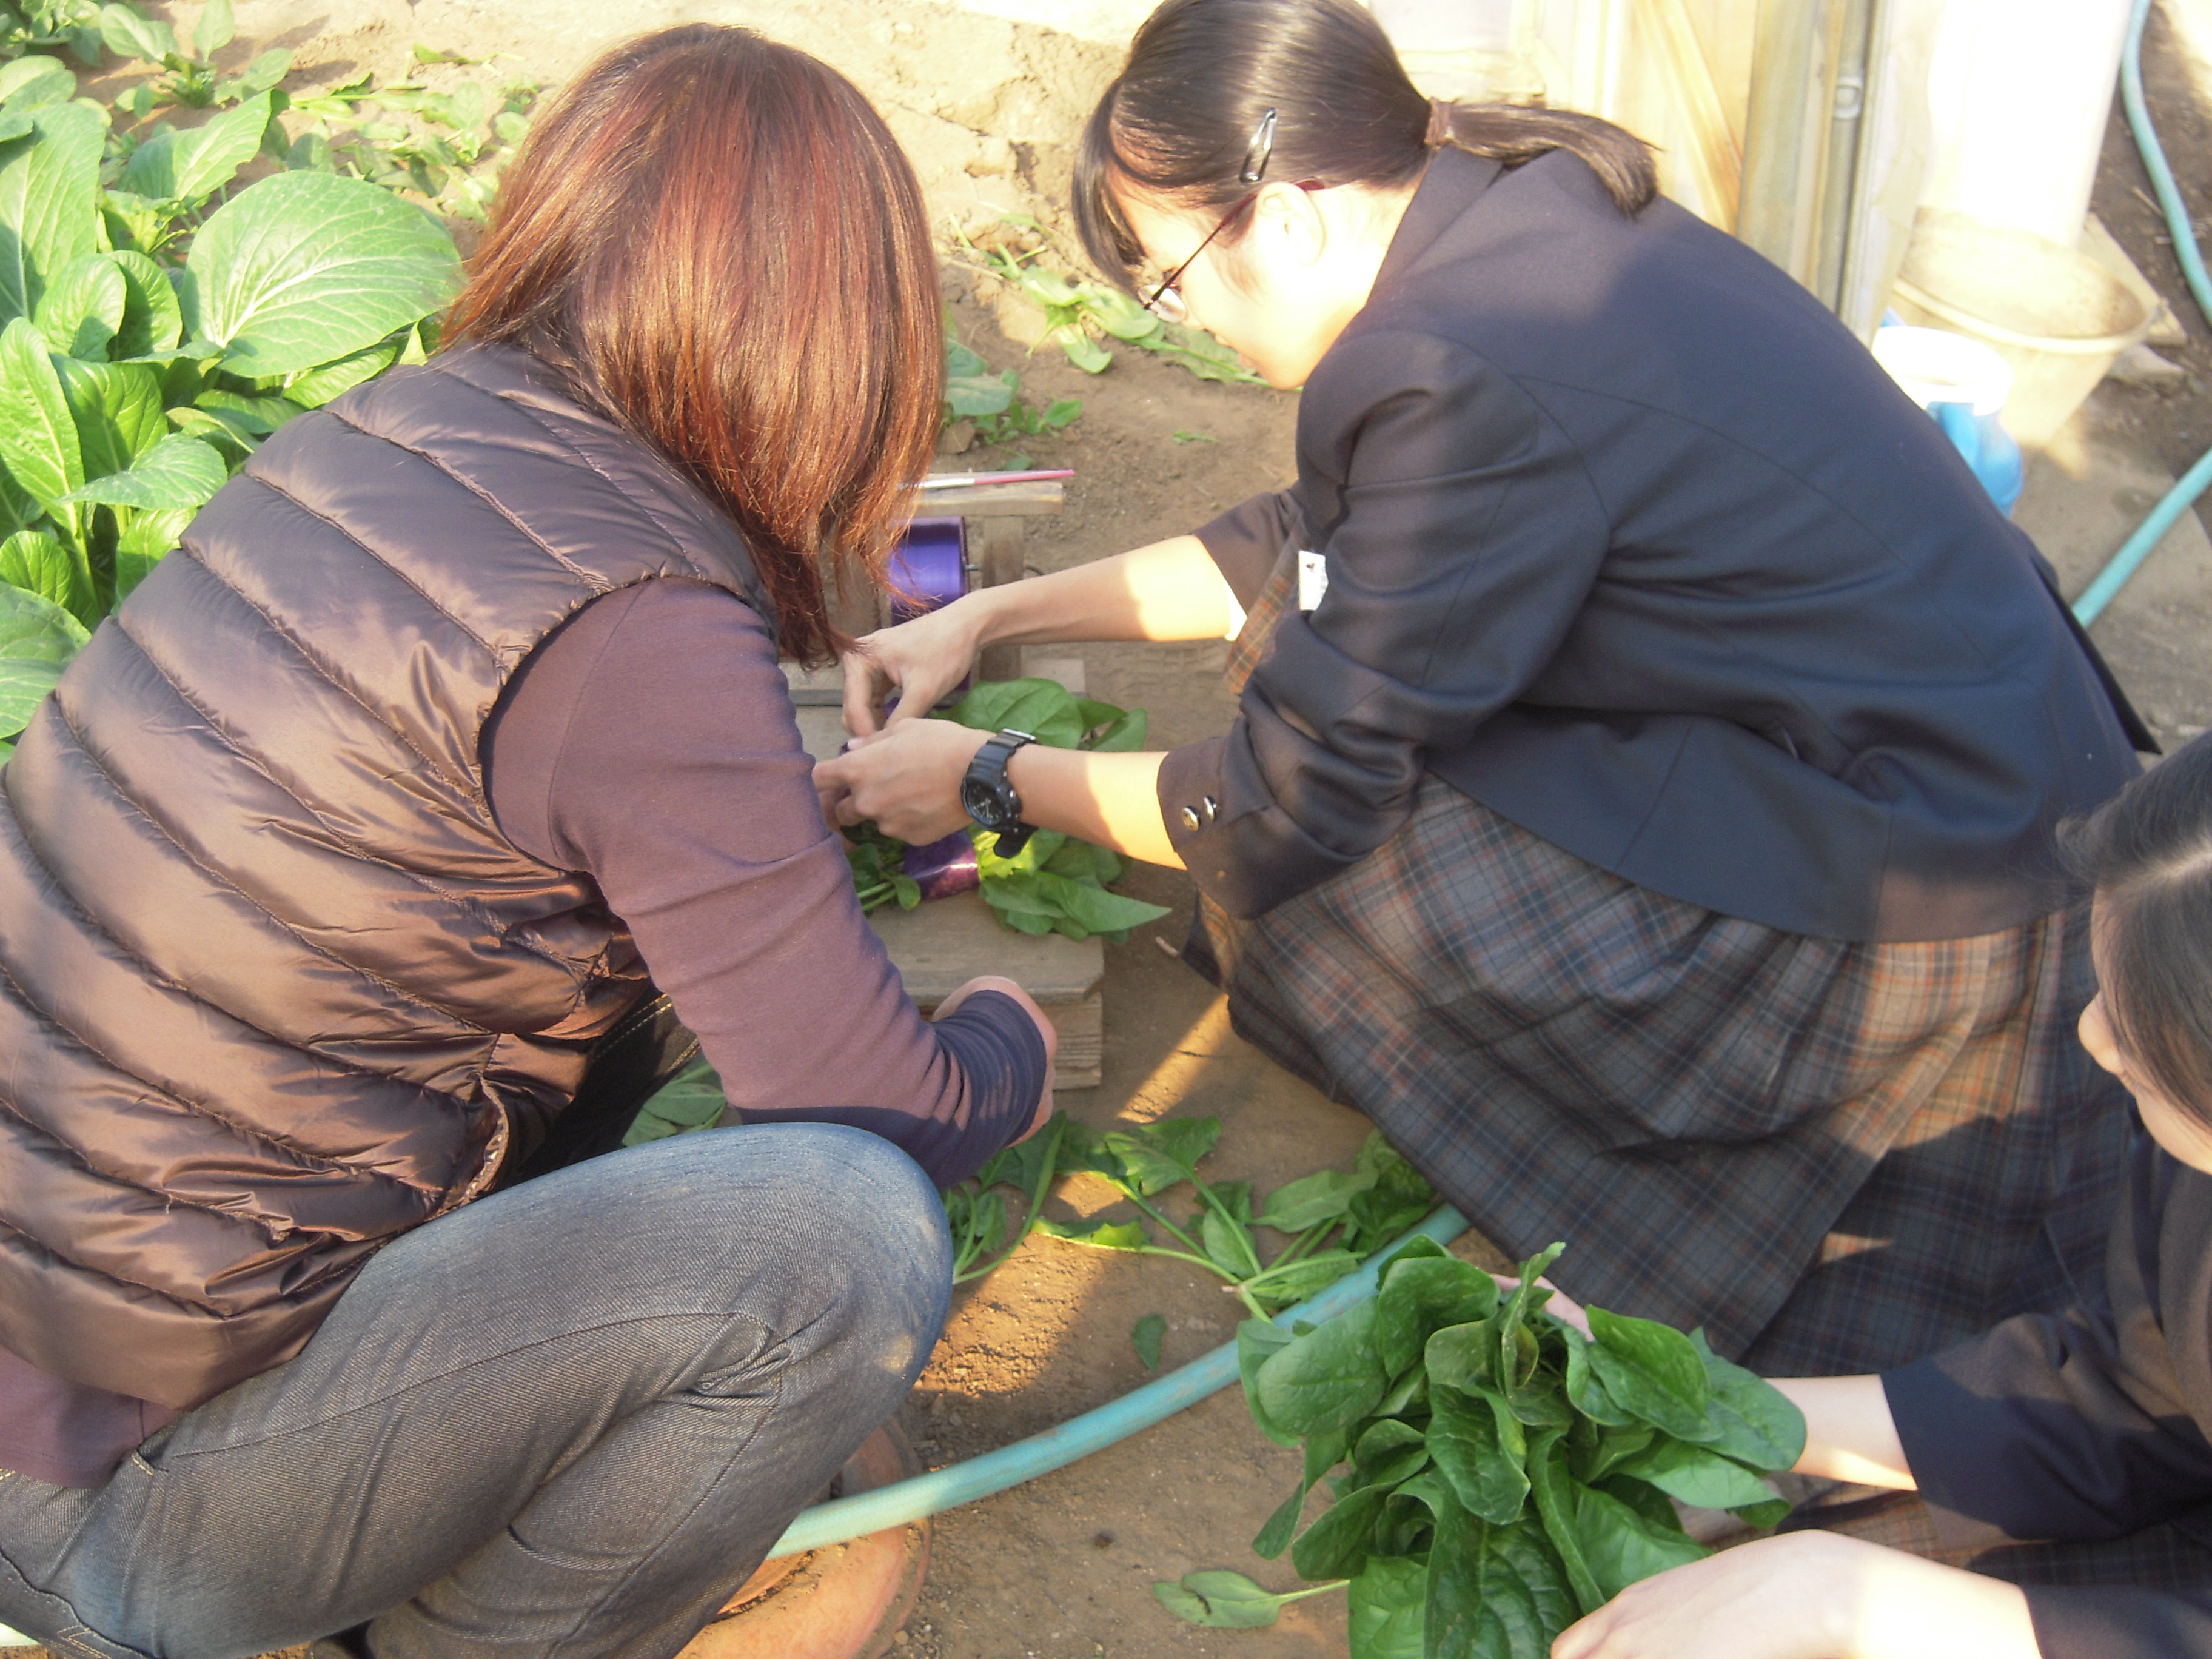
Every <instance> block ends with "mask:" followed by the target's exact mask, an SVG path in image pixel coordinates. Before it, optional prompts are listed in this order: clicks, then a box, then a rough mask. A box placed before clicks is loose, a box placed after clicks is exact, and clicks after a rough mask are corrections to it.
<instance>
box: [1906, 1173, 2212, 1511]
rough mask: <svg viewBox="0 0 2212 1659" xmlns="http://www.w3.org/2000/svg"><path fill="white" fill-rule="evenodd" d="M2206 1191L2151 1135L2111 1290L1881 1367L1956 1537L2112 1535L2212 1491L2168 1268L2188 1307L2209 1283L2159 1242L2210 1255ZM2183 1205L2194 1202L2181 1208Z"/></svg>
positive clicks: (2210, 1455) (2210, 1450) (2124, 1210)
mask: <svg viewBox="0 0 2212 1659" xmlns="http://www.w3.org/2000/svg"><path fill="white" fill-rule="evenodd" d="M2203 1186H2204V1182H2203V1177H2201V1176H2193V1174H2192V1173H2191V1172H2184V1171H2180V1170H2179V1168H2178V1166H2175V1165H2173V1164H2172V1161H2171V1160H2170V1159H2168V1158H2166V1154H2164V1153H2163V1152H2160V1151H2159V1150H2158V1149H2157V1147H2156V1146H2155V1145H2154V1144H2153V1143H2151V1142H2150V1140H2149V1138H2148V1136H2144V1137H2142V1139H2141V1141H2140V1142H2139V1144H2138V1146H2137V1148H2136V1152H2135V1153H2134V1155H2133V1156H2132V1158H2130V1165H2129V1169H2128V1175H2127V1188H2126V1190H2125V1194H2124V1199H2123V1201H2122V1204H2121V1206H2120V1209H2119V1213H2118V1217H2117V1218H2116V1219H2115V1222H2114V1225H2113V1231H2112V1239H2111V1242H2110V1243H2109V1245H2108V1246H2107V1249H2106V1267H2105V1294H2104V1295H2103V1296H2102V1297H2100V1298H2099V1299H2098V1300H2096V1301H2094V1302H2092V1303H2089V1304H2086V1305H2083V1306H2080V1307H2075V1308H2073V1309H2069V1310H2068V1311H2066V1312H2065V1313H2063V1314H2057V1315H2035V1314H2027V1315H2022V1316H2019V1317H2017V1318H2015V1319H2009V1320H2007V1321H2006V1322H2004V1323H2002V1324H2001V1325H1999V1326H1997V1327H1996V1328H1994V1329H1992V1330H1990V1331H1988V1332H1986V1333H1984V1334H1983V1335H1981V1336H1978V1337H1977V1338H1975V1339H1973V1340H1972V1341H1969V1342H1964V1343H1961V1344H1960V1345H1959V1346H1957V1347H1954V1348H1951V1349H1948V1350H1947V1351H1945V1352H1942V1353H1939V1354H1935V1355H1932V1356H1930V1357H1929V1358H1926V1359H1922V1360H1918V1361H1916V1362H1915V1363H1914V1364H1910V1365H1907V1366H1905V1367H1903V1368H1901V1369H1900V1370H1893V1371H1889V1372H1887V1373H1885V1374H1884V1375H1883V1377H1882V1387H1883V1391H1884V1392H1885V1394H1886V1395H1887V1397H1888V1400H1889V1407H1890V1414H1891V1416H1892V1417H1893V1419H1895V1421H1896V1424H1897V1432H1898V1438H1899V1442H1900V1443H1902V1444H1903V1446H1904V1449H1905V1461H1906V1462H1907V1463H1908V1464H1909V1465H1910V1467H1911V1470H1912V1474H1913V1479H1914V1480H1915V1481H1917V1483H1918V1486H1919V1488H1920V1494H1921V1497H1922V1498H1923V1500H1924V1501H1925V1502H1926V1503H1927V1504H1928V1506H1929V1510H1930V1511H1931V1513H1932V1515H1933V1517H1934V1519H1935V1522H1936V1530H1937V1533H1938V1534H1939V1535H1940V1536H1941V1537H1942V1541H1943V1542H1944V1544H1945V1545H1946V1547H1951V1548H1971V1547H1980V1546H1983V1545H1990V1544H2001V1543H2005V1542H2010V1541H2027V1540H2041V1539H2065V1540H2090V1539H2107V1538H2118V1537H2121V1536H2124V1535H2125V1534H2129V1533H2131V1532H2136V1531H2138V1530H2140V1529H2141V1528H2144V1527H2148V1526H2151V1525H2153V1524H2154V1523H2156V1522H2160V1521H2164V1520H2166V1519H2168V1518H2170V1517H2172V1516H2176V1515H2179V1514H2181V1513H2182V1512H2184V1511H2185V1510H2191V1509H2195V1508H2197V1507H2198V1506H2200V1505H2202V1504H2204V1503H2205V1502H2206V1501H2207V1500H2208V1499H2212V1443H2208V1442H2207V1440H2206V1438H2205V1435H2204V1432H2203V1430H2202V1429H2201V1428H2200V1427H2199V1426H2198V1423H2197V1416H2196V1413H2193V1412H2192V1411H2191V1408H2190V1401H2189V1398H2188V1395H2189V1389H2187V1388H2186V1387H2185V1384H2184V1383H2183V1382H2182V1380H2181V1374H2180V1368H2179V1366H2177V1364H2176V1360H2175V1355H2174V1353H2173V1352H2172V1348H2171V1347H2170V1346H2168V1340H2167V1338H2168V1328H2167V1327H2168V1320H2167V1317H2166V1314H2165V1313H2164V1312H2163V1311H2162V1310H2161V1305H2160V1295H2159V1277H2160V1271H2161V1265H2163V1268H2164V1270H2165V1271H2166V1272H2168V1273H2173V1274H2175V1275H2179V1276H2180V1277H2181V1279H2182V1280H2183V1281H2184V1282H2183V1283H2182V1284H2181V1285H2179V1286H2178V1288H2179V1289H2180V1290H2181V1291H2182V1292H2183V1293H2182V1295H2181V1296H2179V1297H2178V1298H2177V1297H2172V1296H2169V1297H2167V1298H2166V1301H2167V1302H2168V1303H2174V1302H2177V1301H2178V1302H2179V1304H2180V1305H2182V1306H2184V1307H2185V1306H2187V1305H2188V1304H2189V1303H2190V1302H2191V1301H2192V1300H2194V1299H2195V1297H2194V1292H2195V1291H2200V1290H2202V1289H2203V1285H2202V1283H2201V1281H2202V1279H2203V1275H2204V1271H2205V1269H2204V1264H2203V1262H2201V1261H2195V1260H2191V1261H2167V1262H2165V1263H2164V1264H2161V1263H2160V1260H2159V1251H2160V1244H2161V1243H2168V1244H2171V1243H2175V1242H2177V1241H2179V1240H2184V1239H2188V1240H2193V1241H2194V1242H2193V1243H2191V1248H2190V1249H2189V1252H2188V1254H2189V1255H2191V1256H2192V1257H2194V1256H2197V1255H2202V1254H2203V1249H2202V1245H2203V1237H2202V1233H2203V1229H2202V1226H2201V1225H2200V1222H2201V1219H2202V1218H2200V1217H2198V1216H2197V1214H2195V1213H2194V1212H2195V1211H2197V1210H2198V1209H2199V1208H2201V1207H2203V1206H2202V1202H2201V1200H2202V1199H2203V1196H2204V1194H2203V1191H2202V1190H2201V1189H2202V1188H2203ZM2177 1203H2179V1205H2181V1206H2185V1208H2184V1210H2183V1211H2182V1212H2181V1213H2180V1214H2179V1216H2178V1217H2172V1216H2171V1215H2170V1206H2173V1205H2175V1204H2177ZM2169 1219H2174V1220H2178V1222H2179V1230H2178V1231H2177V1229H2176V1228H2174V1227H2172V1226H2169V1225H2166V1222H2167V1221H2168V1220H2169ZM2169 1288H2170V1289H2171V1288H2177V1287H2169ZM2197 1334H2198V1337H2199V1339H2200V1340H2201V1337H2202V1327H2201V1324H2200V1325H2199V1327H2198V1332H2197ZM2183 1340H2189V1339H2188V1338H2187V1337H2186V1336H2184V1338H2183Z"/></svg>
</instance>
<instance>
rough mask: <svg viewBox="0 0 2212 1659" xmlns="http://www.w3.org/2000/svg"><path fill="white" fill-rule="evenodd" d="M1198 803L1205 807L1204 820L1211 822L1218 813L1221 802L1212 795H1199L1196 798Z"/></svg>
mask: <svg viewBox="0 0 2212 1659" xmlns="http://www.w3.org/2000/svg"><path fill="white" fill-rule="evenodd" d="M1198 804H1199V805H1200V806H1203V807H1204V808H1205V809H1206V822H1207V823H1212V822H1213V820H1214V819H1215V818H1216V817H1218V816H1219V815H1220V811H1221V803H1220V802H1219V801H1218V800H1216V799H1213V797H1212V796H1211V795H1200V797H1199V798H1198Z"/></svg>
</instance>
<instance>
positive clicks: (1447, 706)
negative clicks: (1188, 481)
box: [1159, 331, 1611, 917]
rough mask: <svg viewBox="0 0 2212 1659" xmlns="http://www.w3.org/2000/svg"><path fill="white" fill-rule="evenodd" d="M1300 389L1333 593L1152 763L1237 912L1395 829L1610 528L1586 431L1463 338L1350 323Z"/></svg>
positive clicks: (1589, 566)
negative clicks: (1435, 750)
mask: <svg viewBox="0 0 2212 1659" xmlns="http://www.w3.org/2000/svg"><path fill="white" fill-rule="evenodd" d="M1304 395H1305V399H1306V404H1307V407H1308V409H1309V410H1318V411H1320V412H1319V413H1318V414H1316V415H1312V416H1304V417H1302V418H1303V419H1304V423H1305V426H1306V428H1307V430H1306V431H1305V432H1304V433H1302V435H1301V445H1300V457H1299V459H1300V466H1301V471H1302V472H1304V474H1305V475H1306V477H1304V480H1303V484H1304V488H1303V491H1302V494H1303V496H1304V501H1305V505H1306V509H1307V514H1308V519H1307V524H1308V527H1309V528H1310V530H1311V531H1312V532H1313V533H1314V534H1315V535H1316V537H1317V538H1319V542H1320V545H1319V546H1318V547H1317V548H1316V551H1318V552H1319V553H1320V554H1321V555H1322V560H1323V563H1324V565H1325V568H1326V569H1327V572H1328V592H1327V593H1326V594H1325V595H1324V596H1323V598H1322V600H1321V601H1320V604H1319V605H1318V606H1317V607H1316V609H1315V610H1314V611H1311V612H1310V613H1297V614H1293V615H1291V616H1288V617H1285V618H1284V620H1283V622H1282V623H1281V624H1280V625H1279V627H1278V628H1277V629H1276V630H1275V634H1274V637H1273V641H1272V642H1271V644H1270V646H1269V647H1268V649H1267V654H1266V655H1265V656H1264V657H1263V658H1262V659H1261V662H1260V664H1259V665H1258V667H1257V668H1255V670H1254V671H1253V674H1252V677H1251V678H1250V680H1249V682H1248V683H1247V684H1246V686H1245V689H1244V693H1243V701H1242V704H1241V707H1240V710H1239V713H1238V715H1237V720H1236V721H1235V723H1234V724H1233V725H1232V726H1231V728H1230V730H1229V732H1228V733H1227V735H1226V736H1225V737H1222V738H1214V739H1212V740H1211V741H1209V742H1206V743H1202V744H1194V745H1192V746H1190V747H1188V748H1185V749H1180V750H1175V751H1174V752H1172V753H1171V754H1170V756H1169V757H1168V758H1167V760H1166V761H1165V762H1164V763H1163V765H1162V767H1161V769H1160V781H1159V800H1160V811H1161V817H1162V819H1163V821H1164V823H1165V825H1166V827H1167V830H1168V834H1169V836H1170V840H1171V841H1172V842H1174V843H1175V845H1176V849H1177V851H1178V852H1180V853H1181V854H1182V859H1183V861H1184V863H1185V865H1186V866H1188V869H1189V871H1190V873H1191V876H1192V878H1193V879H1194V881H1195V882H1196V883H1197V884H1198V885H1199V886H1200V889H1202V890H1205V891H1206V893H1208V894H1209V895H1210V896H1212V897H1213V898H1214V899H1216V900H1217V901H1218V902H1220V903H1221V904H1222V905H1223V906H1224V907H1225V908H1227V909H1228V910H1229V911H1230V913H1231V915H1237V916H1244V917H1249V916H1255V915H1261V914H1263V913H1264V912H1266V911H1267V910H1269V909H1272V908H1273V907H1274V906H1276V905H1278V904H1279V903H1281V902H1283V901H1284V900H1285V899H1287V898H1289V897H1291V896H1292V895H1294V894H1297V893H1299V892H1302V891H1304V890H1305V889H1307V888H1309V887H1311V886H1313V885H1314V884H1316V883H1317V882H1320V881H1322V880H1323V879H1325V878H1328V877H1329V876H1331V875H1334V874H1335V873H1336V872H1338V871H1340V870H1343V869H1346V868H1347V867H1349V866H1352V865H1353V864H1355V863H1357V862H1358V860H1361V859H1362V858H1364V857H1365V856H1366V855H1367V854H1369V853H1370V852H1372V851H1373V850H1374V849H1375V848H1377V847H1380V846H1381V845H1382V844H1383V842H1386V841H1388V840H1389V838H1390V836H1392V835H1394V834H1395V832H1396V831H1397V829H1398V828H1399V826H1400V825H1401V824H1402V823H1404V822H1405V821H1406V819H1407V817H1409V816H1410V815H1411V814H1412V811H1413V800H1414V796H1415V793H1416V792H1417V791H1418V789H1419V785H1420V781H1421V774H1422V772H1423V770H1424V769H1425V750H1426V749H1427V748H1428V747H1429V746H1430V745H1431V744H1435V743H1437V742H1439V741H1441V740H1444V739H1450V740H1452V741H1454V742H1455V743H1456V742H1458V741H1461V740H1463V738H1464V737H1465V735H1466V734H1467V733H1468V732H1469V731H1470V730H1471V729H1472V728H1473V727H1474V726H1478V725H1480V723H1481V722H1482V721H1483V720H1486V719H1487V718H1489V716H1490V715H1491V714H1493V713H1495V712H1496V711H1497V710H1498V709H1499V708H1504V706H1505V705H1506V704H1508V703H1510V702H1512V701H1514V699H1515V698H1516V696H1519V695H1520V693H1521V692H1522V690H1524V689H1525V688H1526V687H1527V686H1528V684H1529V682H1530V681H1531V680H1532V679H1534V678H1535V676H1536V675H1537V674H1538V673H1539V672H1541V671H1542V669H1543V667H1544V666H1545V665H1546V664H1547V662H1549V661H1550V659H1551V658H1552V656H1553V653H1554V652H1555V651H1556V650H1557V649H1558V648H1559V642H1560V641H1561V640H1563V639H1564V638H1565V635H1566V633H1567V630H1568V629H1570V628H1571V626H1572V625H1573V623H1574V620H1575V617H1576V615H1577V612H1578V611H1580V609H1581V607H1582V605H1583V600H1584V599H1585V597H1586V596H1587V595H1588V593H1589V590H1590V588H1591V586H1592V585H1593V584H1594V583H1595V580H1597V575H1598V571H1599V568H1600V567H1601V564H1602V563H1603V562H1604V559H1605V556H1606V554H1607V549H1608V547H1609V545H1610V540H1611V527H1610V522H1609V520H1608V516H1607V513H1606V512H1605V510H1604V507H1603V504H1602V502H1601V501H1600V499H1599V496H1598V494H1597V491H1596V489H1595V486H1594V485H1593V483H1591V480H1590V477H1589V471H1588V469H1587V468H1586V467H1585V465H1584V464H1583V457H1582V455H1581V453H1580V452H1579V451H1577V449H1576V448H1575V447H1574V446H1573V445H1572V444H1571V443H1570V442H1569V441H1568V440H1567V438H1566V436H1565V433H1564V432H1562V431H1561V429H1560V428H1559V427H1558V425H1557V424H1556V423H1554V422H1552V421H1551V420H1550V419H1549V418H1548V417H1547V416H1546V415H1545V413H1544V411H1543V410H1542V409H1541V407H1540V406H1539V405H1538V404H1537V403H1536V402H1535V400H1534V398H1531V397H1530V396H1529V394H1528V392H1526V391H1524V390H1523V389H1522V387H1521V386H1519V385H1517V384H1516V382H1515V381H1514V380H1511V379H1510V377H1508V376H1507V375H1505V374H1502V373H1500V372H1499V371H1498V370H1497V369H1496V368H1493V367H1492V366H1491V365H1490V364H1488V363H1487V362H1484V361H1483V360H1482V359H1481V358H1480V357H1479V356H1476V355H1475V354H1474V353H1473V352H1471V351H1469V350H1468V349H1466V348H1464V347H1462V346H1460V345H1457V344H1455V343H1452V342H1449V341H1445V340H1442V339H1438V338H1435V337H1429V336H1425V335H1419V334H1413V333H1393V332H1382V331H1377V332H1374V333H1370V334H1365V335H1362V336H1359V337H1357V338H1356V339H1351V340H1344V341H1340V342H1339V343H1338V345H1337V347H1336V348H1335V349H1334V350H1332V351H1331V352H1330V354H1329V356H1328V359H1327V360H1326V361H1325V362H1323V364H1322V368H1321V369H1319V370H1317V371H1316V374H1315V376H1314V379H1313V380H1312V381H1311V382H1310V384H1309V385H1308V386H1307V387H1306V391H1305V394H1304ZM1324 502H1325V503H1328V504H1329V506H1330V507H1331V508H1332V509H1333V510H1330V511H1328V512H1327V513H1326V516H1325V518H1323V519H1322V520H1318V521H1316V520H1314V519H1313V517H1312V515H1313V514H1314V513H1316V511H1317V510H1319V509H1318V507H1317V504H1318V503H1324ZM1239 511H1240V513H1241V512H1243V509H1239ZM1253 516H1254V517H1255V520H1256V518H1257V514H1256V513H1255V514H1254V515H1253ZM1218 522H1219V521H1217V523H1218ZM1213 528H1214V526H1209V527H1208V529H1209V531H1211V530H1212V529H1213ZM1249 539H1250V533H1249V532H1246V533H1245V534H1244V535H1243V537H1241V538H1240V544H1241V542H1242V541H1249ZM1208 545H1209V547H1211V545H1212V544H1211V543H1209V544H1208ZM1224 569H1225V571H1226V570H1227V569H1228V565H1227V564H1225V565H1224ZM1231 583H1232V586H1233V585H1234V583H1235V576H1234V575H1233V574H1232V575H1231Z"/></svg>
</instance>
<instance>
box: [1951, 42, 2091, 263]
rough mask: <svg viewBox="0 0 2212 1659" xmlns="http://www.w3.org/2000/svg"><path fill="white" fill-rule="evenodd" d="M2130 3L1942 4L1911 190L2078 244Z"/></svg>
mask: <svg viewBox="0 0 2212 1659" xmlns="http://www.w3.org/2000/svg"><path fill="white" fill-rule="evenodd" d="M2129 6H2130V0H1949V3H1948V8H1947V9H1946V11H1945V14H1944V18H1943V27H1942V33H1941V35H1940V36H1939V37H1938V39H1937V41H1936V60H1935V64H1934V67H1933V69H1932V70H1930V71H1929V77H1928V100H1929V111H1930V113H1931V114H1932V115H1933V117H1934V120H1935V147H1934V151H1933V154H1932V155H1931V156H1930V158H1929V169H1928V182H1927V184H1926V185H1925V186H1924V187H1923V191H1922V195H1921V202H1922V204H1923V205H1924V206H1928V207H1942V208H1954V209H1956V210H1958V211H1960V212H1961V213H1971V214H1972V215H1973V216H1975V217H1976V218H1978V219H1989V220H1993V221H1995V222H1996V223H1998V224H2002V225H2015V226H2017V227H2019V228H2021V229H2022V230H2028V231H2033V232H2034V233H2035V234H2037V235H2038V236H2042V237H2046V238H2048V239H2049V240H2051V241H2054V242H2057V243H2059V244H2061V245H2062V246H2066V247H2073V246H2076V245H2078V244H2079V242H2080V240H2081V222H2082V220H2083V218H2084V217H2085V216H2087V213H2088V211H2089V190H2090V186H2091V185H2093V184H2094V183H2095V182H2096V177H2097V158H2098V155H2099V153H2100V150H2101V149H2102V148H2103V145H2104V142H2105V124H2106V119H2107V118H2109V117H2110V115H2111V113H2112V90H2113V88H2114V87H2115V85H2116V84H2117V83H2118V78H2119V67H2120V48H2121V46H2122V45H2123V43H2124V41H2125V40H2126V39H2127V32H2128V12H2129Z"/></svg>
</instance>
